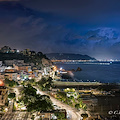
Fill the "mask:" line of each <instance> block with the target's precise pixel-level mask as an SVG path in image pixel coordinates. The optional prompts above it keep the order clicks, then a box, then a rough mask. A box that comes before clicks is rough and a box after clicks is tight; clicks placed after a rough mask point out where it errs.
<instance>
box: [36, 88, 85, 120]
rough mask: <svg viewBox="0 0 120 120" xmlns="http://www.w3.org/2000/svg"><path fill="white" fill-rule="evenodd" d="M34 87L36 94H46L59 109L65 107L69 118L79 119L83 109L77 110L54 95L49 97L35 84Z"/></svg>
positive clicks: (71, 119)
mask: <svg viewBox="0 0 120 120" xmlns="http://www.w3.org/2000/svg"><path fill="white" fill-rule="evenodd" d="M34 88H35V89H37V94H41V95H48V96H49V97H50V99H51V100H52V102H53V103H54V104H55V105H57V106H58V107H60V108H61V109H66V111H67V113H69V115H70V119H69V120H80V118H81V114H82V113H83V112H84V111H82V110H80V111H77V110H76V109H75V108H72V107H71V106H69V105H67V104H64V103H62V102H61V101H59V100H57V99H55V98H54V97H51V96H50V95H49V94H47V93H45V92H43V91H41V90H40V89H39V88H37V87H35V86H34Z"/></svg>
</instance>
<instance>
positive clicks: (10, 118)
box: [1, 111, 30, 120]
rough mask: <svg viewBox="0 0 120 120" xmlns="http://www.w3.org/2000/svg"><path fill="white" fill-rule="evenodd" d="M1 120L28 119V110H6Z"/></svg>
mask: <svg viewBox="0 0 120 120" xmlns="http://www.w3.org/2000/svg"><path fill="white" fill-rule="evenodd" d="M1 120H30V113H29V112H20V111H17V112H7V114H5V115H4V116H3V117H2V118H1Z"/></svg>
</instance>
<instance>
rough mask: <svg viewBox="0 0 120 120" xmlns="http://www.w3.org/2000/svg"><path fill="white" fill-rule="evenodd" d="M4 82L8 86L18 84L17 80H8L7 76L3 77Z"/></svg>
mask: <svg viewBox="0 0 120 120" xmlns="http://www.w3.org/2000/svg"><path fill="white" fill-rule="evenodd" d="M5 84H7V85H8V86H9V87H13V86H16V85H19V84H18V82H16V81H14V80H9V79H7V78H6V79H5Z"/></svg>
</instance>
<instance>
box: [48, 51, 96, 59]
mask: <svg viewBox="0 0 120 120" xmlns="http://www.w3.org/2000/svg"><path fill="white" fill-rule="evenodd" d="M46 56H47V57H48V58H49V59H51V60H53V59H54V60H63V59H67V60H95V58H92V57H90V56H88V55H81V54H71V53H48V54H46Z"/></svg>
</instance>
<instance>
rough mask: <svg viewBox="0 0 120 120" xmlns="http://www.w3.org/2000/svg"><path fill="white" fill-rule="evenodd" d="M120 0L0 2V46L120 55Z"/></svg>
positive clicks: (25, 0) (113, 56) (43, 50)
mask: <svg viewBox="0 0 120 120" xmlns="http://www.w3.org/2000/svg"><path fill="white" fill-rule="evenodd" d="M119 3H120V1H118V0H114V2H113V1H112V0H106V1H103V0H100V1H97V0H84V1H83V0H74V1H73V0H69V1H68V0H64V1H61V0H58V1H56V0H44V1H43V0H35V1H34V0H21V1H19V2H1V3H0V15H1V16H0V26H1V27H0V42H1V44H0V47H2V46H4V45H9V46H11V47H12V48H18V49H20V50H21V49H25V48H30V49H31V50H36V51H42V52H44V53H50V52H66V53H81V54H88V55H91V56H93V57H96V58H106V59H108V58H120V57H119V52H120V32H119V31H120V29H119V27H120V24H119V21H120V16H118V15H119V12H120V4H119Z"/></svg>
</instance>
